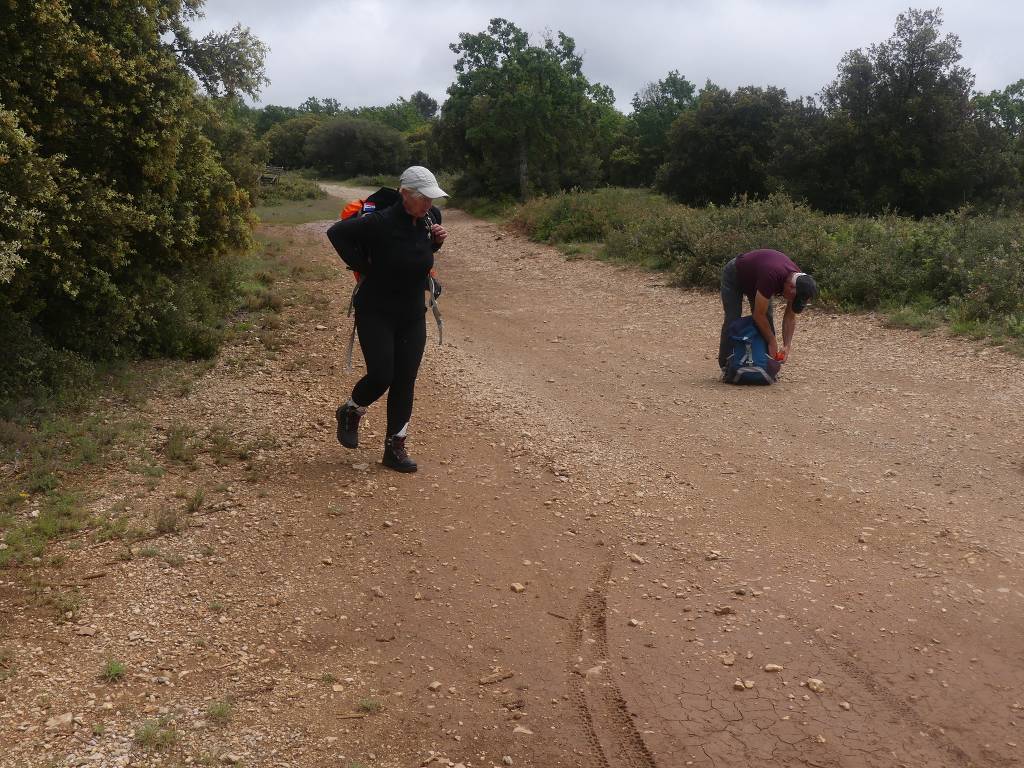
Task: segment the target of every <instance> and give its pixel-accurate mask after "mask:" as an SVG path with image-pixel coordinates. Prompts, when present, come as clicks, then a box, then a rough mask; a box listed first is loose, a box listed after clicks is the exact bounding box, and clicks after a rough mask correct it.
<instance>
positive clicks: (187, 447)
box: [164, 423, 196, 464]
mask: <svg viewBox="0 0 1024 768" xmlns="http://www.w3.org/2000/svg"><path fill="white" fill-rule="evenodd" d="M193 434H194V433H193V432H192V430H191V429H189V428H188V427H187V426H185V425H184V424H181V423H175V424H172V425H171V429H170V431H169V432H168V433H167V442H166V443H165V444H164V454H165V455H166V456H167V458H168V459H170V460H171V461H180V462H182V463H183V464H191V463H192V462H193V461H194V460H195V458H196V451H195V447H194V446H193V445H192V442H191V441H192V436H193Z"/></svg>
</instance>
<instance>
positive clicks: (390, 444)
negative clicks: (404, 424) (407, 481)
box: [381, 435, 416, 472]
mask: <svg viewBox="0 0 1024 768" xmlns="http://www.w3.org/2000/svg"><path fill="white" fill-rule="evenodd" d="M381 464H383V465H384V466H385V467H388V468H390V469H393V470H395V471H396V472H415V471H416V462H415V461H413V460H412V459H410V458H409V453H408V451H406V450H405V436H404V435H402V436H399V435H392V436H391V437H389V438H387V439H386V440H385V441H384V458H383V459H381Z"/></svg>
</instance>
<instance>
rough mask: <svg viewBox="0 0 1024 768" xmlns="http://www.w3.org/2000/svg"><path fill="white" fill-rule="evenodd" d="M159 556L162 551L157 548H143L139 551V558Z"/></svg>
mask: <svg viewBox="0 0 1024 768" xmlns="http://www.w3.org/2000/svg"><path fill="white" fill-rule="evenodd" d="M159 554H160V550H159V549H157V548H156V547H143V548H142V549H140V550H139V557H156V556H157V555H159ZM129 559H131V558H129Z"/></svg>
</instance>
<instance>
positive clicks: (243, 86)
mask: <svg viewBox="0 0 1024 768" xmlns="http://www.w3.org/2000/svg"><path fill="white" fill-rule="evenodd" d="M201 3H202V0H191V2H189V0H185V2H184V3H182V5H184V6H185V8H184V10H183V12H182V13H180V14H179V15H175V16H171V17H170V20H169V22H168V25H167V26H168V28H169V30H170V31H171V32H172V33H173V35H174V36H173V43H172V45H173V47H174V50H175V52H176V53H177V57H178V62H179V64H180V65H182V66H183V67H185V68H186V69H188V71H189V72H191V73H192V75H193V76H194V77H195V78H196V80H198V81H199V83H200V84H201V85H202V86H203V88H204V89H206V92H207V93H208V94H209V95H210V96H238V95H240V94H243V93H245V94H249V95H250V96H255V95H256V94H257V93H259V92H260V90H262V88H263V86H264V85H267V84H268V83H269V82H270V81H269V80H267V77H266V75H265V74H264V68H263V61H264V59H266V56H267V53H269V52H270V49H269V48H267V46H266V45H264V43H263V42H262V41H261V40H260V39H259V38H258V37H256V36H255V35H254V34H253V33H252V30H250V29H249V28H248V27H243V26H242V25H241V24H236V25H235V26H233V27H232V28H231V29H230V30H228V31H227V32H210V33H209V34H207V35H206V36H205V37H202V38H199V39H196V38H195V37H194V36H193V35H192V31H191V30H190V29H189V28H188V23H187V22H188V20H189V19H190V18H191V17H194V16H196V15H199V6H200V5H201ZM192 5H194V6H195V10H194V11H193V10H190V8H189V6H192Z"/></svg>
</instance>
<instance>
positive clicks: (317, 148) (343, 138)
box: [304, 116, 408, 176]
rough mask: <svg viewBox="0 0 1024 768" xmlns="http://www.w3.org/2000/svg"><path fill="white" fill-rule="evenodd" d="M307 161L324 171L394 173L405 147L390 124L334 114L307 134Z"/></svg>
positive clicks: (403, 157)
mask: <svg viewBox="0 0 1024 768" xmlns="http://www.w3.org/2000/svg"><path fill="white" fill-rule="evenodd" d="M304 152H305V158H306V163H307V164H309V165H311V166H313V167H314V168H316V169H317V170H319V171H321V172H322V173H325V174H332V175H339V176H356V175H358V174H378V173H386V174H397V173H399V172H400V171H401V170H402V168H404V167H405V164H406V160H407V156H408V148H407V146H406V143H405V139H404V138H403V137H402V134H401V133H399V132H398V131H396V130H395V129H393V128H389V127H388V126H386V125H381V124H379V123H373V122H370V121H368V120H359V119H357V118H354V117H347V116H341V117H335V118H332V119H330V120H327V121H325V122H323V123H320V124H319V125H316V126H314V127H313V128H312V129H311V130H310V131H309V133H308V134H307V135H306V144H305V150H304Z"/></svg>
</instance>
